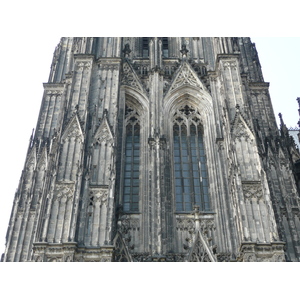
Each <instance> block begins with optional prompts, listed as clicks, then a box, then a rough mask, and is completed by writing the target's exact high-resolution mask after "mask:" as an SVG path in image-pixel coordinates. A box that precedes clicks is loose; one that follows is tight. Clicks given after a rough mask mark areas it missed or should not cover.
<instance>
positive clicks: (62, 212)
mask: <svg viewBox="0 0 300 300" xmlns="http://www.w3.org/2000/svg"><path fill="white" fill-rule="evenodd" d="M65 197H66V200H65V201H60V202H61V204H60V208H59V215H58V221H57V229H59V230H57V233H56V234H57V239H56V240H57V242H58V243H62V242H63V232H64V224H65V222H66V208H67V201H68V198H67V195H66V196H65ZM59 218H61V222H59ZM58 225H60V226H58Z"/></svg>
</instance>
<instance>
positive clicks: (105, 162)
mask: <svg viewBox="0 0 300 300" xmlns="http://www.w3.org/2000/svg"><path fill="white" fill-rule="evenodd" d="M108 158H110V157H109V155H108V145H107V141H106V142H105V144H104V165H103V167H104V168H103V175H102V180H101V181H102V184H107V183H108V177H109V175H108V174H107V173H108V172H107V169H108V166H109V163H110V160H109V159H108Z"/></svg>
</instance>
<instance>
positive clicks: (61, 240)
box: [58, 196, 70, 243]
mask: <svg viewBox="0 0 300 300" xmlns="http://www.w3.org/2000/svg"><path fill="white" fill-rule="evenodd" d="M66 198H67V199H66V201H65V202H63V207H62V209H61V212H60V214H61V215H63V218H62V222H61V228H60V232H59V236H58V237H59V238H58V241H59V243H64V242H67V240H66V239H64V232H65V230H68V226H66V223H67V222H68V217H69V216H68V211H67V207H68V203H69V202H70V199H69V198H68V197H67V196H66Z"/></svg>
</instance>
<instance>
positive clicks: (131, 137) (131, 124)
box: [123, 106, 140, 212]
mask: <svg viewBox="0 0 300 300" xmlns="http://www.w3.org/2000/svg"><path fill="white" fill-rule="evenodd" d="M125 118H126V131H125V149H124V150H125V152H124V175H123V211H125V212H137V211H138V210H139V173H140V171H139V168H140V122H139V115H138V113H137V112H136V111H135V110H134V109H132V108H131V107H129V106H126V113H125Z"/></svg>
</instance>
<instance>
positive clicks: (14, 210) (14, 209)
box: [4, 189, 19, 261]
mask: <svg viewBox="0 0 300 300" xmlns="http://www.w3.org/2000/svg"><path fill="white" fill-rule="evenodd" d="M18 190H19V189H18ZM17 198H19V196H17V192H16V193H15V197H14V202H13V207H12V213H11V217H10V220H9V224H8V228H9V229H8V230H7V239H6V245H7V246H6V248H5V256H4V258H5V261H9V260H8V255H9V253H10V248H11V243H12V236H13V232H14V228H15V224H16V219H17V211H18V200H17Z"/></svg>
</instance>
